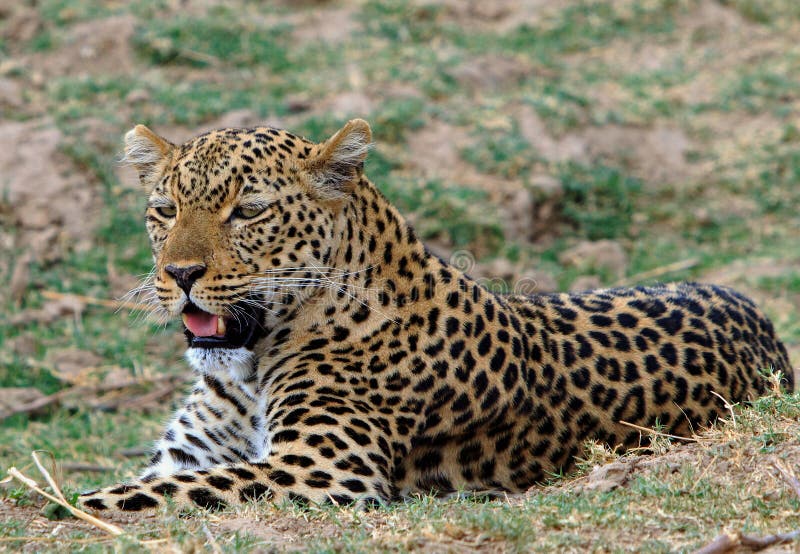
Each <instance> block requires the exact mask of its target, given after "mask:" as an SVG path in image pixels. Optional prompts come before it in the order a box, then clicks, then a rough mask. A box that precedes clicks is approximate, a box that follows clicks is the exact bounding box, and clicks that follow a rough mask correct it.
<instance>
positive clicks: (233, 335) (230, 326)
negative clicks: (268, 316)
mask: <svg viewBox="0 0 800 554" xmlns="http://www.w3.org/2000/svg"><path fill="white" fill-rule="evenodd" d="M228 312H229V313H230V314H232V315H230V316H224V317H223V316H218V315H216V314H211V313H208V312H205V311H204V310H202V309H201V308H200V307H199V306H197V305H196V304H194V303H193V302H189V303H188V304H186V306H185V307H184V309H183V313H182V316H183V323H184V335H185V336H186V342H187V345H188V347H189V348H190V349H191V348H197V349H207V350H210V349H238V348H245V349H247V350H252V349H253V347H254V346H255V344H256V342H257V341H258V339H260V338H261V337H262V336H264V334H265V329H264V312H265V310H264V308H262V307H260V306H258V305H255V304H254V303H251V302H239V303H236V304H234V305H232V306H230V308H229V309H228Z"/></svg>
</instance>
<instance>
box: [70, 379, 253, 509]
mask: <svg viewBox="0 0 800 554" xmlns="http://www.w3.org/2000/svg"><path fill="white" fill-rule="evenodd" d="M265 402H266V398H261V397H257V396H255V395H254V394H253V393H251V392H250V391H249V390H248V389H247V388H246V387H245V386H244V385H243V384H242V383H241V382H238V381H235V380H233V379H230V378H225V377H224V376H212V375H203V376H201V377H200V378H199V379H198V381H197V382H196V383H195V386H194V388H193V389H192V392H191V394H190V395H189V396H188V397H187V399H186V400H185V402H184V404H183V406H182V407H181V408H180V409H179V410H178V411H177V413H176V414H175V415H174V416H173V418H172V420H171V421H170V423H169V424H168V425H167V428H166V430H165V431H164V434H163V436H162V437H161V439H160V440H159V441H158V442H157V443H156V445H155V449H154V453H153V457H152V458H151V460H150V463H149V464H148V466H147V467H146V468H145V469H144V471H143V472H142V473H141V476H140V478H139V481H137V482H136V483H121V484H117V485H114V486H111V487H107V488H105V489H102V491H95V492H92V493H87V494H85V495H84V497H86V498H91V497H93V495H95V494H98V493H100V492H103V491H106V492H109V491H116V493H121V492H123V491H134V490H137V487H139V486H140V485H138V484H137V483H142V482H152V481H153V479H155V478H159V477H160V478H163V477H167V476H170V475H173V474H176V473H178V472H180V471H182V470H203V469H209V468H212V467H216V466H220V465H223V464H236V463H239V462H244V461H246V462H259V461H261V460H262V459H263V458H264V457H265V456H266V454H267V448H268V444H267V443H266V429H265V427H266V426H265V422H264V416H263V413H264V403H265ZM168 488H169V487H167V489H168ZM88 505H90V506H91V504H88Z"/></svg>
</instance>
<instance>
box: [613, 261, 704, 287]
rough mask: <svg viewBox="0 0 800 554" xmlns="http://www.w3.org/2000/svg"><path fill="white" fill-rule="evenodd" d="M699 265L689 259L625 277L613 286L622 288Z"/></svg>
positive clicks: (697, 262)
mask: <svg viewBox="0 0 800 554" xmlns="http://www.w3.org/2000/svg"><path fill="white" fill-rule="evenodd" d="M699 263H700V260H699V259H698V258H689V259H688V260H681V261H679V262H675V263H671V264H667V265H662V266H660V267H654V268H653V269H650V270H648V271H643V272H642V273H637V274H636V275H631V276H630V277H626V278H624V279H620V280H618V281H617V282H616V283H614V286H618V287H619V286H623V285H630V284H631V283H638V282H640V281H644V280H646V279H654V278H655V277H661V276H662V275H666V274H668V273H675V272H676V271H685V270H687V269H691V268H693V267H694V266H696V265H697V264H699Z"/></svg>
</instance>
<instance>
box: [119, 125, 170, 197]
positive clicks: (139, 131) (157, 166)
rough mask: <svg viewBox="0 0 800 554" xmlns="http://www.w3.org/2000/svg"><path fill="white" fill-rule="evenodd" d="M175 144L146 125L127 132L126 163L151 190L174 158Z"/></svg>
mask: <svg viewBox="0 0 800 554" xmlns="http://www.w3.org/2000/svg"><path fill="white" fill-rule="evenodd" d="M174 150H175V145H174V144H172V143H171V142H170V141H168V140H166V139H165V138H162V137H160V136H158V135H157V134H155V133H154V132H153V131H151V130H150V129H148V128H147V127H145V126H144V125H137V126H136V127H134V128H133V129H131V130H130V131H128V132H127V133H125V158H124V159H123V161H124V162H125V163H129V164H131V165H132V166H133V167H134V168H136V172H137V173H138V174H139V181H140V182H141V183H142V185H143V186H144V187H145V188H146V189H147V190H148V191H149V190H150V189H151V188H152V187H153V185H155V183H156V181H157V179H158V177H159V176H160V175H161V173H162V172H163V171H164V168H165V166H166V164H167V162H169V160H170V159H172V153H173V151H174Z"/></svg>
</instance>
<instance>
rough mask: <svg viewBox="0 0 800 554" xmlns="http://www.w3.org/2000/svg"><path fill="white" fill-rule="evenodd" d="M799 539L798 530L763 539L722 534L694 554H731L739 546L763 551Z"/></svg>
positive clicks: (799, 532) (737, 533)
mask: <svg viewBox="0 0 800 554" xmlns="http://www.w3.org/2000/svg"><path fill="white" fill-rule="evenodd" d="M799 538H800V529H798V530H797V531H792V532H791V533H776V534H774V535H767V536H765V537H754V536H752V535H745V534H743V533H741V532H739V531H734V532H727V533H722V534H720V535H717V536H716V537H714V540H712V541H711V542H710V543H708V544H707V545H705V546H703V547H702V548H699V549H697V550H695V552H694V554H723V553H724V552H732V551H734V550H736V549H737V548H738V547H740V546H745V547H747V548H749V549H751V550H763V549H764V548H767V547H769V546H774V545H776V544H784V543H787V542H792V541H794V540H797V539H799Z"/></svg>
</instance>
